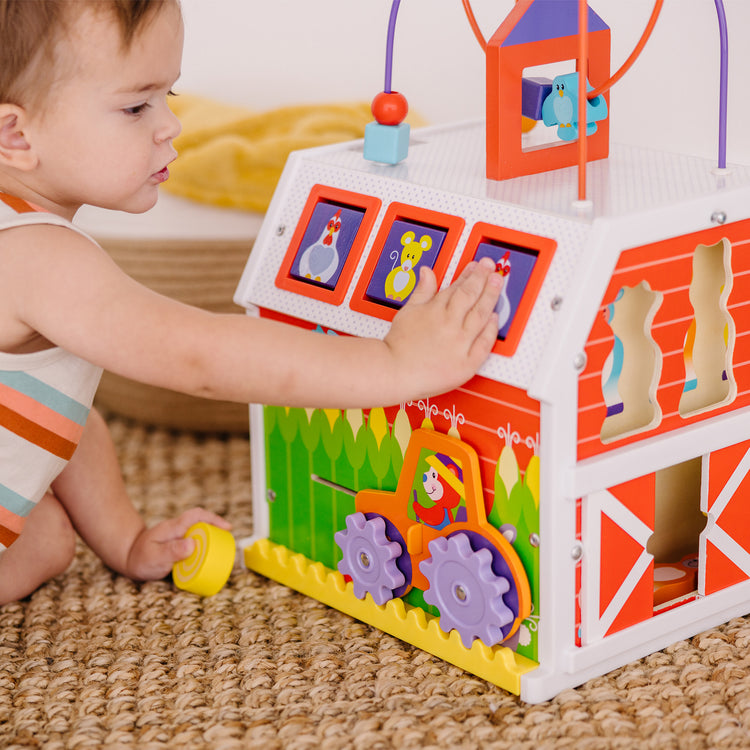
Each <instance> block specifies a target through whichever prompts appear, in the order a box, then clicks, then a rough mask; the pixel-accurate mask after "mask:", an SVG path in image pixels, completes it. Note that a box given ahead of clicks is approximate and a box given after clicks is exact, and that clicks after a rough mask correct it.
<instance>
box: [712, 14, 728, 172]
mask: <svg viewBox="0 0 750 750" xmlns="http://www.w3.org/2000/svg"><path fill="white" fill-rule="evenodd" d="M714 2H715V3H716V15H717V16H718V19H719V37H720V41H721V69H720V73H719V169H726V166H727V78H728V71H729V52H728V49H729V42H728V34H727V16H726V13H725V12H724V2H723V0H714Z"/></svg>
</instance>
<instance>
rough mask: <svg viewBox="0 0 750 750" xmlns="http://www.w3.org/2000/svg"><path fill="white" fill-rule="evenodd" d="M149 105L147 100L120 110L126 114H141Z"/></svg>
mask: <svg viewBox="0 0 750 750" xmlns="http://www.w3.org/2000/svg"><path fill="white" fill-rule="evenodd" d="M150 106H151V105H150V104H149V103H148V102H141V104H136V105H135V106H134V107H125V108H124V109H123V110H122V111H123V112H124V113H125V114H126V115H142V114H143V113H144V112H145V111H146V110H147V109H148V108H149V107H150Z"/></svg>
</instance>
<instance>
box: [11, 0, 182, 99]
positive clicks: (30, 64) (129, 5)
mask: <svg viewBox="0 0 750 750" xmlns="http://www.w3.org/2000/svg"><path fill="white" fill-rule="evenodd" d="M170 3H171V4H177V3H176V0H0V102H9V103H12V104H18V105H20V106H26V105H27V104H28V103H30V102H32V101H33V102H36V101H37V100H38V99H39V98H40V97H41V96H43V95H44V94H45V93H46V92H47V90H48V88H49V86H50V85H51V83H52V80H53V75H54V74H53V69H54V65H55V62H56V60H55V46H56V44H57V42H58V41H59V40H60V39H61V38H63V36H64V35H65V34H66V32H67V29H68V28H69V25H70V24H71V23H72V22H74V21H75V19H76V18H77V17H78V16H79V15H80V13H82V12H83V11H84V10H93V11H94V12H96V13H103V12H104V13H110V14H111V15H112V17H113V18H114V19H115V20H116V22H117V26H118V28H119V30H120V36H121V40H122V45H123V49H124V50H127V49H128V48H129V47H130V45H131V43H132V41H133V39H134V38H135V36H136V34H137V33H138V32H139V31H140V30H141V29H142V27H143V26H144V25H145V24H146V23H148V21H149V20H150V19H151V18H152V17H153V16H155V15H156V14H157V11H158V10H159V9H161V8H163V7H164V5H165V4H170Z"/></svg>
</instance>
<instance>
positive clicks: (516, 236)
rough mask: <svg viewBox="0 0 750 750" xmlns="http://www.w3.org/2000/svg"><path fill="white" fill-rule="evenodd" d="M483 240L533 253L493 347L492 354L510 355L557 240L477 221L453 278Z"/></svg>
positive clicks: (526, 320)
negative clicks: (505, 325) (514, 304)
mask: <svg viewBox="0 0 750 750" xmlns="http://www.w3.org/2000/svg"><path fill="white" fill-rule="evenodd" d="M483 242H487V243H489V244H500V245H511V246H516V247H518V248H519V250H529V251H531V252H532V253H536V262H535V263H534V268H533V269H532V271H531V274H530V276H529V280H528V282H527V283H526V287H525V289H524V291H523V294H522V295H521V299H520V300H519V303H518V306H517V308H516V312H515V315H514V317H513V320H512V321H511V324H510V327H509V329H508V333H507V335H506V336H505V338H504V339H498V340H497V342H496V343H495V345H494V346H493V347H492V351H493V353H494V354H501V355H503V356H506V357H511V356H512V355H513V354H515V351H516V349H517V348H518V344H519V343H520V341H521V336H522V335H523V332H524V329H525V328H526V323H527V322H528V320H529V316H530V315H531V311H532V310H533V309H534V304H535V303H536V300H537V297H538V296H539V291H540V290H541V288H542V284H543V283H544V279H545V277H546V275H547V271H548V269H549V267H550V264H551V263H552V256H553V255H554V254H555V250H556V249H557V242H556V241H555V240H553V239H550V238H549V237H540V236H539V235H536V234H528V233H527V232H519V231H517V230H515V229H506V228H504V227H499V226H496V225H494V224H487V223H485V222H478V223H477V224H475V225H474V227H473V228H472V230H471V234H470V235H469V239H468V240H467V241H466V247H465V248H464V251H463V254H462V255H461V259H460V261H459V263H458V268H457V269H456V278H458V276H459V275H460V274H461V272H462V271H463V270H464V268H466V266H467V265H468V264H469V262H470V261H472V260H473V259H474V256H475V255H476V253H477V250H478V249H479V245H480V244H482V243H483Z"/></svg>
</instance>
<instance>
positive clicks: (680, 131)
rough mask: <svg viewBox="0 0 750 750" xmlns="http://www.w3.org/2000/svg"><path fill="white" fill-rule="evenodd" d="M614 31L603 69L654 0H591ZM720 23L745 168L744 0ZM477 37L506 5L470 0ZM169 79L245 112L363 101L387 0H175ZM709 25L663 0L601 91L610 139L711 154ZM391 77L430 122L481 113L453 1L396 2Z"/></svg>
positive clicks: (618, 55)
mask: <svg viewBox="0 0 750 750" xmlns="http://www.w3.org/2000/svg"><path fill="white" fill-rule="evenodd" d="M590 4H591V6H592V7H593V8H594V9H595V10H596V11H597V12H598V13H599V15H601V16H602V18H603V19H604V20H605V21H606V22H607V23H608V24H609V26H610V27H611V28H612V47H613V49H612V58H613V59H612V66H613V71H614V70H615V69H617V68H618V67H619V66H620V65H621V64H622V62H623V61H624V60H625V58H626V57H627V56H628V55H629V54H630V51H631V50H632V48H633V46H634V45H635V43H636V42H637V40H638V38H639V37H640V34H641V31H642V30H643V27H644V26H645V24H646V21H647V19H648V17H649V15H650V13H651V9H652V7H653V0H590ZM724 4H725V7H726V14H727V20H728V24H729V47H730V68H729V71H730V76H729V81H730V82H729V91H730V96H729V136H728V144H729V148H728V158H729V161H730V162H731V161H734V162H741V163H748V164H750V138H748V137H747V136H746V135H745V131H746V123H747V122H750V97H749V96H748V95H747V93H746V89H747V86H746V83H745V80H744V79H745V76H746V74H747V73H750V40H748V32H749V31H750V0H724ZM472 5H473V7H474V12H475V14H476V16H477V19H478V21H479V24H480V26H481V27H482V29H483V31H484V35H485V37H487V36H490V35H491V34H492V32H493V31H494V30H495V29H496V28H497V26H498V25H499V24H500V22H501V21H502V19H503V18H504V17H505V15H506V14H507V13H508V12H509V11H510V9H511V8H512V7H513V0H472ZM182 6H183V13H184V17H185V24H186V43H185V59H184V64H183V77H182V81H181V83H180V86H179V88H181V89H182V90H183V91H192V92H196V93H202V94H206V95H210V96H214V97H216V98H218V99H221V100H225V101H232V102H237V103H240V104H244V105H247V106H249V107H252V108H253V109H255V110H262V109H268V108H272V107H275V106H278V105H281V104H288V103H298V102H330V101H347V100H354V99H356V100H366V101H369V100H370V99H372V97H373V96H374V95H375V94H376V93H377V92H378V91H380V90H382V88H383V71H384V59H385V39H386V31H387V25H388V17H389V13H390V8H391V0H266V1H265V2H261V1H260V0H182ZM718 39H719V32H718V23H717V20H716V9H715V5H714V0H665V3H664V10H663V11H662V14H661V17H660V19H659V22H658V24H657V27H656V30H655V31H654V34H653V36H652V38H651V41H650V43H649V45H648V46H647V47H646V50H645V51H644V53H643V55H642V56H641V58H640V59H639V60H638V62H637V63H636V64H635V66H634V68H633V69H632V71H631V72H630V73H629V74H628V75H627V76H626V77H625V78H624V79H623V80H622V81H621V82H620V83H619V84H618V85H616V86H615V88H614V89H613V91H612V96H611V115H612V121H611V122H612V139H613V140H614V141H618V142H626V143H637V144H641V145H649V146H654V147H657V148H663V149H668V150H677V151H683V152H687V153H693V154H697V155H701V156H707V157H710V158H715V155H716V152H717V147H716V142H717V131H716V129H717V124H718V70H719V44H718ZM393 86H394V88H395V89H397V90H399V91H401V92H402V93H404V94H405V95H406V97H407V98H408V100H409V103H410V106H411V107H412V109H414V110H415V111H418V112H419V113H420V114H422V115H423V116H424V117H425V118H427V119H428V120H429V121H430V122H432V123H444V122H451V121H454V120H465V119H473V118H477V117H483V116H484V56H483V54H482V52H481V50H480V48H479V45H478V43H477V42H476V40H475V39H474V36H473V34H472V32H471V29H470V27H469V24H468V22H467V21H466V17H465V15H464V12H463V8H462V4H461V0H402V3H401V8H400V11H399V18H398V26H397V28H396V44H395V57H394V77H393Z"/></svg>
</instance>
